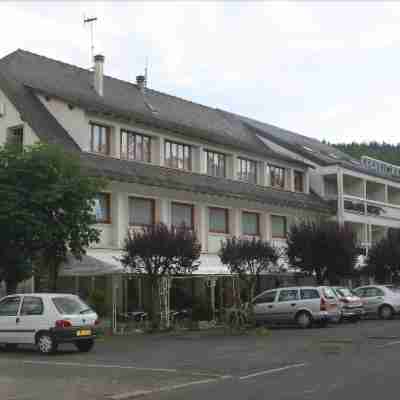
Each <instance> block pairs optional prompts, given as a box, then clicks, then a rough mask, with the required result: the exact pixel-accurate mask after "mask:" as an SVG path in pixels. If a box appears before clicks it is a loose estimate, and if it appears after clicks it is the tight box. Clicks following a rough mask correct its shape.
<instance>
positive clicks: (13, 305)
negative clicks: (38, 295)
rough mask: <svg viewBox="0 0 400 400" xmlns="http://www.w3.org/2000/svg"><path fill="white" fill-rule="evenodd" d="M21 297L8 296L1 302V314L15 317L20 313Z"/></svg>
mask: <svg viewBox="0 0 400 400" xmlns="http://www.w3.org/2000/svg"><path fill="white" fill-rule="evenodd" d="M20 301H21V300H20V298H19V297H18V296H15V297H7V298H6V299H4V300H3V301H2V302H1V303H0V316H2V317H14V316H16V315H17V314H18V309H19V303H20Z"/></svg>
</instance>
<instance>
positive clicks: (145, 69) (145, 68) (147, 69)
mask: <svg viewBox="0 0 400 400" xmlns="http://www.w3.org/2000/svg"><path fill="white" fill-rule="evenodd" d="M148 75H149V56H146V66H145V67H144V84H145V86H146V87H147V79H148Z"/></svg>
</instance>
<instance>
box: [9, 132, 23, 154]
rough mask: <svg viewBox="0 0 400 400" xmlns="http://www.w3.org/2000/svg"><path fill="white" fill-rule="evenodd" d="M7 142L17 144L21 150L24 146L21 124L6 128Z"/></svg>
mask: <svg viewBox="0 0 400 400" xmlns="http://www.w3.org/2000/svg"><path fill="white" fill-rule="evenodd" d="M7 143H9V144H12V145H14V146H17V147H18V149H20V150H21V151H22V149H23V146H24V128H23V127H22V126H18V127H14V128H10V129H9V130H8V137H7Z"/></svg>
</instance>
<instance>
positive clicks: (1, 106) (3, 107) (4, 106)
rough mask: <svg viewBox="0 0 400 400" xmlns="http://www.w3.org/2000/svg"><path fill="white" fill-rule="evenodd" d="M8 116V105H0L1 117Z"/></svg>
mask: <svg viewBox="0 0 400 400" xmlns="http://www.w3.org/2000/svg"><path fill="white" fill-rule="evenodd" d="M5 114H6V105H5V104H4V103H0V117H3V116H4V115H5Z"/></svg>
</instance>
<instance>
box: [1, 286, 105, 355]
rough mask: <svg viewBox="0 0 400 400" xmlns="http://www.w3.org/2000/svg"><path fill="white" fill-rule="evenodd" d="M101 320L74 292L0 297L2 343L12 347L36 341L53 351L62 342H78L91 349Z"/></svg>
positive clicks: (83, 349) (46, 351)
mask: <svg viewBox="0 0 400 400" xmlns="http://www.w3.org/2000/svg"><path fill="white" fill-rule="evenodd" d="M97 324H98V316H97V314H96V313H95V312H94V311H93V310H92V309H91V308H90V307H89V306H88V305H87V304H85V303H84V302H83V301H82V300H81V299H80V298H79V297H78V296H75V295H72V294H59V293H57V294H56V293H55V294H52V293H32V294H17V295H11V296H6V297H3V298H2V299H1V300H0V343H2V344H5V345H6V347H7V348H9V349H13V348H16V347H17V345H18V344H34V345H36V346H37V348H38V350H39V351H40V352H41V353H43V354H50V353H53V352H55V351H56V350H57V347H58V344H60V343H74V344H75V345H76V347H77V348H78V350H79V351H81V352H88V351H90V350H91V349H92V347H93V345H94V340H95V337H96V325H97Z"/></svg>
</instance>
